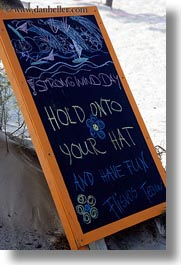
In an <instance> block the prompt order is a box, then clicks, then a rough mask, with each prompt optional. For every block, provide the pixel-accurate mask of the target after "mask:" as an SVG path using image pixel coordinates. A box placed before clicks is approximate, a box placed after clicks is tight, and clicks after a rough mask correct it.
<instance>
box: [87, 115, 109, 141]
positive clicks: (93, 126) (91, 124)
mask: <svg viewBox="0 0 181 265" xmlns="http://www.w3.org/2000/svg"><path fill="white" fill-rule="evenodd" d="M86 125H87V127H88V128H89V130H90V134H91V136H92V137H94V138H96V137H99V138H100V139H101V140H103V139H104V138H105V137H106V135H105V133H104V131H103V129H104V128H105V123H104V122H103V121H102V120H99V119H98V118H97V117H96V116H94V115H90V119H87V120H86Z"/></svg>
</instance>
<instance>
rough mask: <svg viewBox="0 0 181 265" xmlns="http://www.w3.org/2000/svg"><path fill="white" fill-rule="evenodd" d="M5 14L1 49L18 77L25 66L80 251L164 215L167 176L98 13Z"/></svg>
mask: <svg viewBox="0 0 181 265" xmlns="http://www.w3.org/2000/svg"><path fill="white" fill-rule="evenodd" d="M3 14H4V13H3ZM4 16H5V18H4V19H3V20H2V23H1V28H2V29H3V31H5V33H4V36H3V37H2V43H3V41H4V46H3V45H2V46H3V47H4V50H5V52H6V53H7V54H11V53H12V54H13V56H14V58H15V57H16V58H15V61H14V62H13V61H11V68H13V67H14V68H13V71H14V75H15V76H17V75H18V74H17V72H16V69H20V70H18V71H22V73H21V76H22V77H20V76H19V77H17V79H19V80H20V79H21V78H22V79H21V80H25V81H24V85H22V84H20V81H19V84H20V85H19V84H18V86H19V90H21V91H20V92H19V94H21V96H20V97H21V98H23V100H25V105H26V106H25V107H24V108H25V110H24V111H23V112H24V113H26V114H27V112H28V114H27V116H28V117H30V118H27V123H28V124H29V127H31V128H30V132H32V131H33V130H34V131H36V132H35V133H32V139H34V142H35V147H36V146H38V149H37V153H38V154H39V152H38V150H39V149H41V150H44V149H43V147H42V146H44V145H46V144H47V143H48V145H50V151H47V152H45V151H44V153H43V154H42V152H43V151H40V161H43V162H42V165H43V168H44V171H45V174H46V177H47V179H48V183H49V186H50V190H51V192H52V195H53V197H54V200H55V203H56V205H58V204H60V203H57V200H60V202H61V207H62V208H63V212H64V214H63V215H65V216H66V221H68V224H69V226H70V227H71V230H72V234H73V238H75V241H76V244H77V245H85V244H87V243H89V242H91V240H96V239H98V238H100V237H101V236H103V237H104V236H106V235H108V234H111V233H113V232H116V231H119V230H121V229H123V228H125V227H128V226H130V225H133V224H135V223H138V222H141V221H143V220H145V219H148V218H150V217H153V216H155V215H157V214H159V213H161V210H163V209H164V207H165V204H164V202H165V200H166V190H165V175H164V170H163V168H162V166H161V164H160V161H159V159H158V158H157V155H156V153H155V150H154V147H153V145H152V143H151V140H150V138H149V135H148V133H147V131H146V128H145V126H144V123H143V121H142V118H141V116H140V114H139V112H138V109H137V107H136V104H135V102H134V100H133V97H132V95H131V92H130V90H129V87H128V85H127V83H126V80H125V77H124V75H123V72H122V70H121V68H120V66H119V63H118V60H117V58H116V56H115V54H114V51H113V48H112V46H111V44H110V41H109V39H108V36H107V34H106V32H105V29H104V26H103V24H102V21H101V19H100V17H99V14H98V11H97V9H96V8H95V7H89V8H87V12H86V13H81V14H76V15H75V14H72V13H70V14H69V13H68V14H63V15H62V14H58V15H57V14H56V15H55V16H54V15H52V14H51V16H50V14H49V15H47V14H44V15H42V14H41V15H40V14H39V15H37V14H36V15H32V14H31V15H28V14H26V15H23V14H21V15H19V14H18V15H16V17H15V14H14V15H12V14H11V15H9V16H8V14H6V15H5V14H4ZM17 16H18V17H17ZM4 29H5V30H4ZM7 40H9V43H10V44H8V45H9V47H8V45H7V44H6V41H7ZM8 60H11V58H9V59H8ZM12 60H13V59H12ZM15 63H16V65H15ZM13 64H14V65H13ZM26 95H27V96H26ZM32 106H33V107H32ZM33 109H35V110H33ZM25 116H26V115H25ZM37 116H38V118H37ZM32 127H33V128H32ZM34 134H35V136H33V135H34ZM37 137H38V139H39V143H36V139H35V138H37ZM43 138H47V139H48V140H47V143H46V144H45V143H44V142H43V141H44V140H43ZM43 156H44V157H43ZM46 163H47V165H51V166H50V167H51V169H49V170H47V168H46V167H47V166H46V165H45V164H46ZM54 164H56V165H57V166H56V168H57V167H58V170H59V171H60V173H57V169H55V168H53V167H52V165H54ZM50 171H51V174H50ZM56 174H58V177H57V175H56ZM51 175H56V176H55V179H56V180H55V179H52V178H51V177H50V176H51ZM57 178H61V181H62V183H64V186H62V183H61V182H60V181H59V180H57ZM52 182H56V185H55V184H52ZM54 186H56V188H53V187H54ZM55 190H56V191H55ZM57 190H58V191H57ZM54 193H56V195H55V194H54ZM57 194H58V197H60V198H57ZM64 194H66V197H64ZM58 207H59V206H58ZM60 211H62V210H60ZM60 211H59V212H60ZM60 215H61V217H62V213H60ZM63 224H64V222H63ZM65 230H66V229H65ZM89 235H90V236H89Z"/></svg>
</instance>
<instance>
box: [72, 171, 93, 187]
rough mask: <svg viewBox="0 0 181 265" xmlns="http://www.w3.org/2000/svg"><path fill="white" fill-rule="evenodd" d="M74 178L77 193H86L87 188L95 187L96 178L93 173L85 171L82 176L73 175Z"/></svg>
mask: <svg viewBox="0 0 181 265" xmlns="http://www.w3.org/2000/svg"><path fill="white" fill-rule="evenodd" d="M73 178H74V185H75V189H76V191H83V192H84V191H85V189H86V188H87V187H89V186H93V185H94V176H93V174H92V173H91V172H86V171H84V172H83V174H82V176H80V175H79V174H77V175H76V174H75V173H73Z"/></svg>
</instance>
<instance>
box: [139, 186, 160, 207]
mask: <svg viewBox="0 0 181 265" xmlns="http://www.w3.org/2000/svg"><path fill="white" fill-rule="evenodd" d="M140 190H141V191H142V192H143V194H144V195H145V197H146V198H147V200H148V201H149V202H150V203H152V198H153V197H155V196H156V195H157V194H158V193H159V192H161V191H162V190H163V184H162V182H160V183H159V184H157V183H155V184H147V182H146V181H145V182H144V183H143V184H142V185H141V186H140Z"/></svg>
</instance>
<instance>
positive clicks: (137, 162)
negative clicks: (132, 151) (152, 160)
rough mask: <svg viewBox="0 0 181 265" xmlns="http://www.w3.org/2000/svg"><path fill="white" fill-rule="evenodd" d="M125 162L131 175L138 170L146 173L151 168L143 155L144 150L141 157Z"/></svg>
mask: <svg viewBox="0 0 181 265" xmlns="http://www.w3.org/2000/svg"><path fill="white" fill-rule="evenodd" d="M123 164H125V167H126V168H127V169H128V170H129V173H130V174H131V175H133V174H134V172H138V171H144V172H145V173H146V172H147V170H148V168H149V167H148V164H147V163H146V161H145V158H144V156H143V151H141V155H140V156H139V157H136V158H134V160H133V159H131V160H126V161H123Z"/></svg>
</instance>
